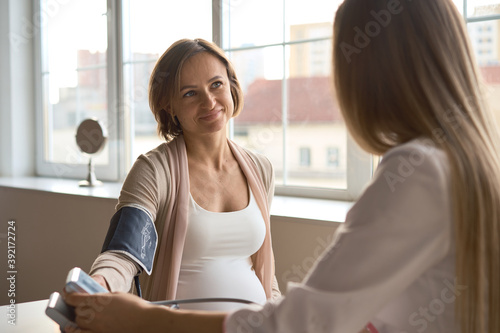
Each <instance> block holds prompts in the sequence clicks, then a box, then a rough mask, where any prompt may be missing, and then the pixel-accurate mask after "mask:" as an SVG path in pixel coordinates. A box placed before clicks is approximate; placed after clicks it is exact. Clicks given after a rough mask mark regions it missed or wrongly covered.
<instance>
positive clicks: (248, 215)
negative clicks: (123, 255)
mask: <svg viewBox="0 0 500 333" xmlns="http://www.w3.org/2000/svg"><path fill="white" fill-rule="evenodd" d="M249 192H250V200H249V204H248V206H247V207H246V208H244V209H242V210H239V211H234V212H223V213H216V212H210V211H207V210H205V209H203V208H202V207H200V206H199V205H198V204H197V203H196V202H195V201H194V199H193V197H192V196H191V195H189V197H190V199H189V201H190V204H189V213H188V228H187V234H186V241H185V246H184V252H183V255H182V262H181V270H180V274H179V282H178V285H177V296H176V299H187V298H205V297H223V298H226V297H229V298H240V299H245V300H249V301H252V302H255V303H260V304H264V303H265V301H266V293H265V291H264V288H263V286H262V284H261V282H260V280H259V278H258V277H257V275H255V272H254V271H253V269H252V260H251V258H250V256H251V255H252V254H254V253H255V252H257V250H258V249H259V248H260V247H261V246H262V243H263V242H264V237H265V235H266V227H265V223H264V219H263V218H262V213H261V212H260V209H259V207H258V206H257V202H256V201H255V198H254V196H253V194H252V191H249ZM242 306H244V304H242V303H214V302H210V303H195V304H185V305H180V308H181V309H197V310H209V311H230V310H235V309H238V308H240V307H242Z"/></svg>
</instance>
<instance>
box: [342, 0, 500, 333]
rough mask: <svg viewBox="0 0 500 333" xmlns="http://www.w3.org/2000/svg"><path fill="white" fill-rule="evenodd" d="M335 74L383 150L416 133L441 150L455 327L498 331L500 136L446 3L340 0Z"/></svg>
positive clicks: (367, 137)
mask: <svg viewBox="0 0 500 333" xmlns="http://www.w3.org/2000/svg"><path fill="white" fill-rule="evenodd" d="M333 50H334V51H333V71H334V74H333V77H334V85H335V88H336V94H337V99H338V101H339V105H340V108H341V111H342V114H343V116H344V119H345V122H346V125H347V127H348V129H349V131H350V133H351V134H352V135H353V137H354V138H355V140H356V141H357V142H358V143H359V144H360V145H361V146H362V147H363V148H364V149H365V150H367V151H369V152H372V153H375V154H383V153H385V152H386V151H387V150H388V149H390V148H392V147H394V146H396V145H399V144H402V143H405V142H407V141H409V140H412V139H415V138H418V137H427V138H430V139H432V140H433V141H434V142H435V143H436V145H438V146H439V147H441V148H442V149H443V150H444V151H446V153H447V155H448V158H449V161H450V166H451V175H450V177H451V178H450V179H451V189H452V193H453V194H452V195H453V198H452V200H453V201H452V202H453V216H454V222H455V230H456V233H455V237H456V248H457V256H456V275H457V283H458V284H460V285H466V286H467V289H466V291H465V292H464V293H463V294H462V295H461V296H460V297H459V298H458V299H457V304H456V311H457V319H458V321H459V323H460V327H461V331H462V333H473V332H474V333H476V332H488V333H498V332H500V319H499V317H500V315H499V314H500V304H499V303H500V267H499V266H500V250H499V243H500V159H499V151H498V144H499V143H500V141H499V138H498V135H497V132H498V128H496V127H495V126H494V121H493V117H492V116H491V114H490V112H489V110H488V109H487V105H486V104H485V102H484V100H483V97H482V96H483V93H482V83H481V81H480V79H479V75H478V68H477V66H476V64H475V60H474V56H473V52H472V49H471V46H470V44H469V41H468V36H467V31H466V28H465V24H464V22H463V18H462V17H461V15H460V14H459V13H458V11H457V9H456V8H455V5H454V4H453V3H452V1H451V0H418V1H399V2H398V1H388V0H346V1H345V2H344V3H343V4H342V5H341V6H340V7H339V10H338V11H337V14H336V18H335V23H334V45H333Z"/></svg>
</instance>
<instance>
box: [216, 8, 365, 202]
mask: <svg viewBox="0 0 500 333" xmlns="http://www.w3.org/2000/svg"><path fill="white" fill-rule="evenodd" d="M341 2H342V1H341V0H336V1H335V0H334V1H332V0H311V1H307V2H304V1H301V0H273V1H268V0H252V1H242V0H239V1H238V0H224V1H223V7H222V23H223V24H222V46H223V48H224V50H225V51H226V52H227V54H228V55H229V56H230V58H231V60H232V62H233V63H234V65H235V68H236V71H237V73H238V77H239V78H240V80H241V82H242V86H243V91H244V94H245V107H244V109H243V111H242V113H241V114H240V115H239V116H238V117H237V118H235V119H234V122H233V127H234V129H235V130H234V135H233V138H234V140H235V141H236V142H238V143H240V144H242V145H244V146H246V147H248V148H250V149H252V150H254V151H258V152H260V153H263V154H264V155H266V156H268V157H269V158H270V160H271V162H272V163H273V166H274V168H275V173H276V193H277V194H285V195H299V196H315V197H326V198H336V199H353V198H355V197H356V196H357V195H358V194H359V193H360V192H361V190H362V187H363V185H365V184H366V182H367V181H368V180H369V178H370V177H371V174H372V163H371V162H372V158H371V157H370V156H368V155H367V154H363V153H362V152H359V151H358V148H357V146H356V145H355V144H354V142H353V141H352V139H351V138H349V136H348V134H347V130H346V127H345V124H344V122H343V120H342V118H341V115H340V112H339V109H338V107H337V105H336V101H335V100H334V99H333V97H332V93H331V84H330V71H331V52H332V49H331V45H332V29H333V17H334V13H335V10H336V8H337V7H338V5H339V4H340V3H341ZM318 8H321V10H318ZM256 18H258V19H256ZM249 27H251V28H250V29H249ZM243 130H244V131H243ZM242 133H244V135H242ZM330 146H338V147H340V148H339V150H338V155H339V156H338V158H339V159H341V160H345V161H348V162H347V163H345V164H339V165H338V167H337V168H336V169H335V170H333V169H332V168H331V167H330V166H329V165H328V164H327V163H325V162H324V160H323V161H322V160H320V159H318V160H317V161H316V159H312V158H311V157H312V156H324V152H325V151H326V150H327V149H328V147H330ZM305 147H308V148H305ZM309 147H310V148H309ZM297 155H298V156H297ZM347 166H349V167H347ZM305 167H307V171H305V170H304V168H305Z"/></svg>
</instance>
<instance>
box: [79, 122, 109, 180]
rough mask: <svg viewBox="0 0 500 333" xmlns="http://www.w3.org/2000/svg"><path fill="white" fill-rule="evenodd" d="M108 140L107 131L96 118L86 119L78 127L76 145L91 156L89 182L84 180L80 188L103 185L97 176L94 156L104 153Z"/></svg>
mask: <svg viewBox="0 0 500 333" xmlns="http://www.w3.org/2000/svg"><path fill="white" fill-rule="evenodd" d="M107 139H108V135H107V133H106V129H105V128H104V127H103V126H102V125H101V123H100V122H99V121H98V120H97V119H95V118H89V119H85V120H84V121H82V122H81V123H80V125H79V126H78V129H77V131H76V144H77V145H78V147H79V148H80V150H81V151H82V152H84V153H86V154H89V155H90V157H89V173H88V176H87V180H82V181H81V182H80V183H79V185H80V186H97V185H101V184H102V182H100V181H98V180H97V178H96V176H95V172H94V164H93V162H92V155H93V154H97V153H99V152H100V151H102V149H103V148H104V145H105V144H106V141H107Z"/></svg>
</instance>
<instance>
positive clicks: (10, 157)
mask: <svg viewBox="0 0 500 333" xmlns="http://www.w3.org/2000/svg"><path fill="white" fill-rule="evenodd" d="M32 3H33V1H31V0H1V1H0V73H1V74H0V176H28V175H33V174H34V172H35V111H34V109H35V97H34V84H33V82H34V47H33V43H34V39H33V36H34V34H35V33H36V32H37V24H36V23H35V21H36V20H35V18H34V17H33V9H32ZM38 28H39V27H38Z"/></svg>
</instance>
